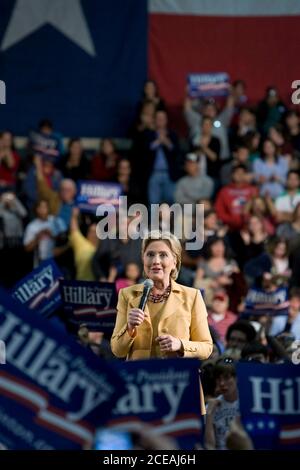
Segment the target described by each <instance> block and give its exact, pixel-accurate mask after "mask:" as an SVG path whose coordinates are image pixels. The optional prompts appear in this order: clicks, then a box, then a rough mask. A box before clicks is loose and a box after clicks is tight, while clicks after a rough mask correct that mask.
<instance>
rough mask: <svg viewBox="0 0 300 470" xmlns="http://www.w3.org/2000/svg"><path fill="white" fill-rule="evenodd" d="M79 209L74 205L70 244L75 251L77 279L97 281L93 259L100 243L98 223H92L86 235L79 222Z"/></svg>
mask: <svg viewBox="0 0 300 470" xmlns="http://www.w3.org/2000/svg"><path fill="white" fill-rule="evenodd" d="M78 216H79V209H78V207H74V208H73V211H72V218H71V224H70V237H69V239H70V246H71V248H72V249H73V252H74V261H75V268H76V279H78V280H81V281H95V280H96V279H95V276H94V273H93V271H92V259H93V256H94V254H95V252H96V249H97V247H98V245H99V240H98V238H97V234H96V224H91V225H90V226H89V227H88V228H87V234H86V236H84V235H83V234H82V233H81V231H80V228H79V223H78Z"/></svg>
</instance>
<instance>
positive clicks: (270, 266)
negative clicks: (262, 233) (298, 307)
mask: <svg viewBox="0 0 300 470" xmlns="http://www.w3.org/2000/svg"><path fill="white" fill-rule="evenodd" d="M244 273H245V276H246V277H247V278H248V280H249V283H250V284H252V283H254V282H255V281H256V280H258V279H261V278H262V276H263V275H264V274H266V273H268V274H269V275H270V276H271V277H273V278H274V282H275V281H276V282H277V284H287V282H288V280H289V277H290V275H291V270H290V266H289V247H288V244H287V242H286V240H284V239H280V238H277V237H273V239H270V240H269V241H268V244H267V248H266V252H264V253H262V254H261V255H259V256H258V257H256V258H253V259H251V260H249V261H248V262H247V263H246V264H245V266H244Z"/></svg>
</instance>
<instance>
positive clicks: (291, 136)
mask: <svg viewBox="0 0 300 470" xmlns="http://www.w3.org/2000/svg"><path fill="white" fill-rule="evenodd" d="M284 123H285V128H286V138H287V140H288V142H290V143H291V145H292V146H293V148H294V150H296V151H297V152H300V118H299V113H298V112H297V111H295V110H294V109H292V110H290V111H288V112H287V113H286V115H285V118H284Z"/></svg>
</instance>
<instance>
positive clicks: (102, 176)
mask: <svg viewBox="0 0 300 470" xmlns="http://www.w3.org/2000/svg"><path fill="white" fill-rule="evenodd" d="M119 158H120V157H119V155H118V153H117V151H116V147H115V144H114V142H113V140H112V139H103V140H102V141H101V145H100V153H98V154H97V155H94V157H93V158H92V161H91V179H93V180H96V181H115V179H116V175H117V165H118V161H119Z"/></svg>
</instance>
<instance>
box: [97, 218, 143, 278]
mask: <svg viewBox="0 0 300 470" xmlns="http://www.w3.org/2000/svg"><path fill="white" fill-rule="evenodd" d="M130 222H131V219H130V218H128V219H126V220H124V221H121V222H120V223H123V224H124V225H126V226H127V230H128V227H129V224H130ZM120 223H119V225H120ZM119 228H120V227H119ZM124 228H125V227H123V228H122V227H121V229H122V230H124ZM140 253H141V239H137V240H133V239H132V238H130V237H129V235H128V232H127V237H126V238H119V237H117V238H114V239H110V238H106V239H104V240H101V243H100V244H99V245H98V248H97V250H96V253H95V255H94V257H93V260H92V269H93V273H94V276H95V278H96V280H99V281H107V282H115V280H116V279H117V278H119V277H124V269H125V266H126V265H127V264H128V263H135V264H137V265H138V266H139V267H140V270H141V269H142V265H141V259H140Z"/></svg>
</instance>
